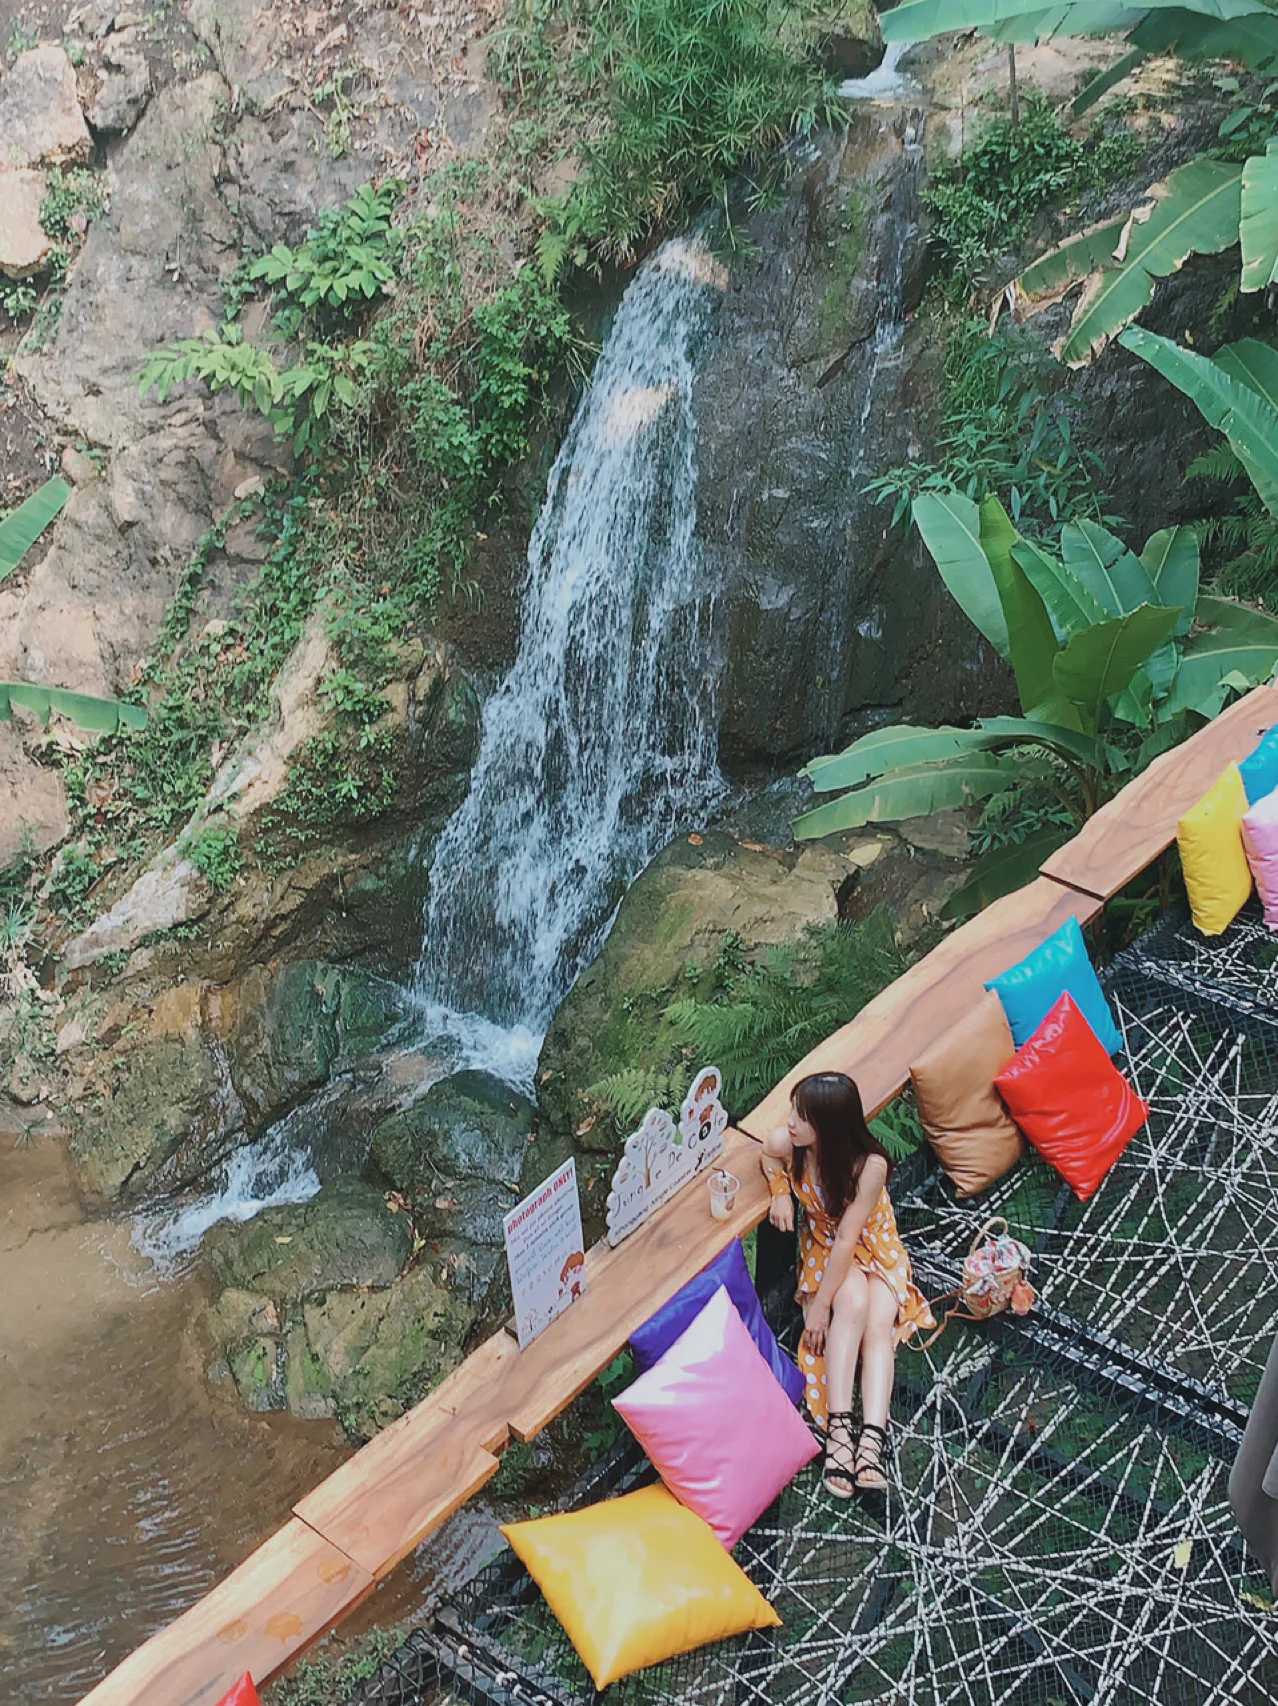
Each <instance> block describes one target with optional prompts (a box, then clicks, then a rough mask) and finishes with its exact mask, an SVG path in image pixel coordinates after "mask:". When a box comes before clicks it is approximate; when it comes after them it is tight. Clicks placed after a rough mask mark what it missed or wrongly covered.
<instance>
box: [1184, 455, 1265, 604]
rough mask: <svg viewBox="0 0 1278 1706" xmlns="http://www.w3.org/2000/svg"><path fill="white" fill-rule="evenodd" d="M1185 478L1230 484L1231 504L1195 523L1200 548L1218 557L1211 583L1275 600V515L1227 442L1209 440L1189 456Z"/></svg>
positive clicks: (1261, 600) (1238, 594)
mask: <svg viewBox="0 0 1278 1706" xmlns="http://www.w3.org/2000/svg"><path fill="white" fill-rule="evenodd" d="M1185 478H1186V479H1187V480H1205V481H1207V482H1208V483H1209V484H1211V485H1214V486H1226V487H1232V488H1235V492H1234V507H1233V509H1231V510H1230V511H1229V512H1228V513H1227V514H1225V515H1213V516H1210V517H1209V518H1208V519H1207V520H1205V521H1202V522H1200V523H1199V524H1198V536H1199V539H1200V540H1201V542H1202V545H1203V547H1204V549H1205V550H1208V551H1211V552H1212V553H1213V555H1218V556H1219V557H1220V558H1222V559H1223V561H1221V562H1220V563H1219V566H1218V567H1217V568H1216V570H1215V573H1214V574H1213V576H1212V581H1213V585H1214V586H1215V589H1216V590H1217V591H1218V592H1222V593H1225V594H1226V595H1227V596H1228V597H1230V598H1245V599H1250V600H1251V601H1252V602H1254V603H1258V604H1265V605H1273V604H1274V603H1275V602H1278V596H1276V595H1278V519H1275V517H1274V516H1272V515H1270V513H1269V511H1268V510H1267V509H1266V508H1265V506H1264V504H1263V503H1261V501H1260V499H1259V497H1257V495H1256V493H1255V491H1254V490H1253V488H1252V486H1251V485H1250V483H1249V482H1248V480H1247V476H1246V473H1245V472H1244V470H1243V466H1242V463H1241V462H1240V461H1239V460H1238V458H1237V457H1236V456H1235V455H1234V453H1233V451H1232V450H1231V449H1230V448H1229V446H1228V445H1227V444H1218V445H1214V446H1213V447H1212V449H1210V450H1208V451H1206V452H1205V453H1204V454H1203V455H1202V456H1196V457H1195V458H1194V460H1193V461H1192V462H1191V463H1190V464H1189V466H1188V468H1186V470H1185Z"/></svg>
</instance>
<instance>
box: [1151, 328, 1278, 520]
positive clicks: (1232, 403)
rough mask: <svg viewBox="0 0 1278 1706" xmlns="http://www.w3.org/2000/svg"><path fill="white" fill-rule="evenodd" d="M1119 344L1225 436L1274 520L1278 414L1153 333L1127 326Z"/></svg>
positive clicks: (1218, 371) (1204, 359)
mask: <svg viewBox="0 0 1278 1706" xmlns="http://www.w3.org/2000/svg"><path fill="white" fill-rule="evenodd" d="M1119 341H1120V342H1121V343H1122V344H1123V346H1124V348H1126V349H1129V350H1131V351H1132V353H1133V354H1134V355H1138V356H1139V357H1140V358H1141V360H1142V361H1147V362H1148V363H1149V365H1150V366H1151V367H1153V368H1155V369H1156V370H1157V371H1158V372H1159V373H1161V374H1162V375H1163V377H1164V379H1169V380H1170V381H1171V383H1172V384H1173V385H1174V386H1175V387H1176V389H1177V390H1178V391H1183V392H1184V394H1185V396H1187V397H1188V398H1189V400H1190V401H1191V402H1192V403H1194V404H1195V405H1196V406H1197V408H1198V410H1199V412H1200V413H1201V414H1202V416H1203V417H1204V419H1205V420H1207V421H1208V422H1209V424H1210V425H1212V426H1214V427H1215V428H1216V429H1217V430H1218V431H1219V432H1223V433H1224V435H1225V437H1226V438H1227V439H1228V440H1229V444H1230V448H1231V449H1232V450H1233V452H1234V454H1235V455H1236V456H1237V457H1238V459H1239V461H1240V462H1241V463H1242V465H1243V467H1244V468H1245V469H1246V470H1247V475H1248V478H1249V479H1250V480H1251V483H1252V484H1253V485H1254V486H1255V488H1256V490H1257V492H1258V493H1259V494H1260V498H1261V501H1262V502H1263V503H1264V505H1265V508H1266V509H1267V510H1268V511H1269V513H1270V514H1271V515H1278V409H1275V408H1273V407H1272V406H1271V405H1270V404H1269V403H1267V402H1266V401H1265V399H1264V398H1263V397H1262V396H1261V395H1260V394H1259V393H1258V392H1257V391H1254V390H1253V389H1252V388H1251V387H1250V386H1249V385H1246V384H1244V383H1243V382H1242V381H1241V380H1239V379H1235V378H1233V377H1232V376H1231V375H1230V374H1228V373H1227V372H1226V371H1225V370H1224V368H1223V367H1219V366H1217V364H1216V363H1215V362H1214V361H1209V360H1208V359H1207V357H1206V356H1203V355H1196V354H1195V353H1194V351H1192V350H1187V349H1182V348H1181V347H1180V345H1179V344H1174V343H1172V342H1171V341H1170V340H1169V339H1167V338H1160V337H1158V336H1157V334H1156V333H1154V332H1146V331H1144V330H1142V329H1141V328H1140V327H1138V326H1129V327H1128V329H1127V330H1126V331H1125V332H1124V333H1123V335H1122V337H1121V339H1120V340H1119Z"/></svg>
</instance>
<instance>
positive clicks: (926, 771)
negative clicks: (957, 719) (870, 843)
mask: <svg viewBox="0 0 1278 1706" xmlns="http://www.w3.org/2000/svg"><path fill="white" fill-rule="evenodd" d="M1024 769H1025V767H1024V765H1020V764H1017V763H1016V762H1015V761H1014V760H1012V759H1008V758H997V757H995V755H994V754H993V753H990V752H973V753H969V754H966V755H965V756H964V757H962V758H952V759H950V760H948V761H947V762H946V763H944V764H914V765H911V766H909V767H908V768H907V769H903V770H894V771H893V772H892V773H891V774H890V775H887V776H880V777H878V778H877V779H876V780H875V781H873V782H870V783H869V784H868V785H867V786H866V787H864V788H858V789H856V791H855V792H853V793H851V794H841V795H840V796H839V798H838V799H837V800H829V801H827V802H826V804H825V805H823V806H817V807H816V808H815V810H813V811H810V812H804V813H803V815H802V816H801V817H798V818H796V819H795V821H794V836H795V840H796V841H815V840H816V839H818V837H820V836H822V835H830V834H832V833H833V832H834V831H835V830H839V829H860V828H861V827H862V826H863V825H864V824H867V823H899V822H901V821H902V819H904V818H911V817H927V816H928V815H929V813H931V812H941V811H950V810H953V809H954V808H955V807H957V806H968V805H971V804H972V802H973V801H974V800H985V799H988V798H989V797H990V795H991V794H1001V793H1002V792H1003V791H1004V789H1006V788H1010V787H1012V786H1014V784H1015V783H1016V781H1017V779H1018V778H1020V777H1022V776H1023V775H1024Z"/></svg>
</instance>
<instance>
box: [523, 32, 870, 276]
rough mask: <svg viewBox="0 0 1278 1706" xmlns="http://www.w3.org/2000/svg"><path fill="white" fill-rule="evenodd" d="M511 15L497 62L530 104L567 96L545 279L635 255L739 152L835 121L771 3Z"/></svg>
mask: <svg viewBox="0 0 1278 1706" xmlns="http://www.w3.org/2000/svg"><path fill="white" fill-rule="evenodd" d="M511 11H512V13H513V15H512V16H511V21H510V23H509V24H508V26H507V28H506V29H505V30H504V31H503V32H502V33H501V35H500V36H499V37H498V39H497V42H496V44H495V48H494V52H493V55H492V61H491V62H492V67H493V70H494V72H495V74H496V75H497V77H498V78H499V80H500V81H501V82H502V83H503V84H504V85H505V86H506V87H507V88H508V89H511V90H518V92H519V93H520V95H521V96H522V97H523V98H524V99H525V100H542V101H544V100H545V99H546V98H547V97H548V96H552V95H553V94H556V93H557V94H559V95H560V96H561V98H563V99H564V105H565V118H566V119H567V120H568V122H571V123H572V124H573V132H574V134H575V136H576V137H577V138H578V142H577V150H578V155H579V159H580V161H581V164H582V167H583V170H582V171H581V173H580V175H579V176H578V178H577V180H576V182H575V183H574V184H573V186H572V187H571V188H570V189H569V190H567V191H565V192H564V193H563V194H562V195H561V196H559V197H555V198H549V199H546V200H545V201H543V203H542V204H541V213H542V215H543V218H544V222H545V230H544V232H543V234H542V236H541V239H540V241H539V244H538V254H539V259H540V261H541V265H542V269H543V274H544V276H545V277H546V278H547V279H550V280H553V279H554V278H555V277H556V276H557V275H558V273H559V272H560V270H561V269H562V268H563V267H564V265H565V264H570V265H572V266H585V265H589V264H591V263H592V261H593V260H594V259H596V258H597V257H604V258H609V259H622V260H625V259H630V258H631V257H633V255H634V254H635V253H636V252H637V250H638V249H639V247H640V245H641V244H642V243H643V242H644V240H645V239H646V238H647V237H649V236H650V235H651V233H652V232H653V231H654V230H655V229H656V228H657V227H658V226H669V225H671V224H673V223H675V222H676V221H678V220H680V219H682V218H683V217H684V216H685V215H686V214H687V212H688V211H689V210H690V209H692V208H695V207H697V206H699V205H702V204H704V203H707V202H712V201H716V200H718V199H720V198H721V197H722V196H723V194H724V191H725V187H726V185H727V182H728V179H729V178H730V177H731V176H732V175H733V174H734V173H736V172H737V171H738V170H739V169H740V168H741V166H742V165H743V163H744V162H746V161H747V160H748V159H750V158H753V157H755V156H758V155H761V154H762V153H763V151H765V150H769V149H772V148H773V147H775V146H776V145H777V144H778V143H780V142H782V141H784V140H785V138H786V137H787V136H791V135H794V134H796V133H800V134H806V133H807V132H808V131H809V130H810V129H811V128H812V127H813V126H814V125H815V124H818V123H824V122H832V121H834V120H836V118H837V117H838V116H840V115H839V114H838V108H837V103H836V102H835V101H834V99H833V97H832V92H831V88H830V85H829V83H828V81H827V80H826V79H825V77H824V76H823V75H822V74H821V72H820V71H819V69H818V67H817V65H816V62H815V60H814V59H813V58H811V57H809V56H808V55H806V54H805V53H804V52H803V51H802V47H801V46H800V45H798V44H796V43H794V42H792V41H791V40H789V39H788V38H787V35H786V31H785V25H786V24H787V22H788V21H789V20H788V18H787V8H785V7H783V6H777V5H775V4H774V3H773V0H561V3H560V4H551V5H547V4H546V3H545V0H521V3H520V4H519V5H518V6H516V7H513V8H512V9H511ZM565 32H567V33H566V35H565ZM565 52H567V53H569V54H570V59H569V63H568V66H567V68H566V75H565V69H564V67H563V66H562V64H561V61H562V59H563V56H564V54H565ZM574 95H576V97H577V104H578V106H579V107H580V105H582V104H584V102H583V99H582V97H584V98H585V100H589V101H590V104H591V105H592V106H597V107H598V109H599V121H598V123H597V125H593V126H591V127H589V128H587V127H584V126H580V125H579V123H578V122H577V121H578V114H577V113H573V112H571V105H572V102H573V97H574ZM592 96H593V100H592V99H591V97H592Z"/></svg>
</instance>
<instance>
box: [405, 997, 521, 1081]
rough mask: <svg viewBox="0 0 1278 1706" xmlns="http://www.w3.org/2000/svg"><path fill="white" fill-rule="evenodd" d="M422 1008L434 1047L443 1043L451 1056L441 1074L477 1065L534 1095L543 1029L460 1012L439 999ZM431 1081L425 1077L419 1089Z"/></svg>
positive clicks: (424, 1026)
mask: <svg viewBox="0 0 1278 1706" xmlns="http://www.w3.org/2000/svg"><path fill="white" fill-rule="evenodd" d="M419 1011H420V1013H421V1024H422V1033H423V1035H425V1036H428V1037H429V1038H430V1039H431V1045H432V1048H434V1047H440V1046H441V1045H442V1047H441V1053H442V1054H443V1056H444V1057H445V1059H446V1060H447V1066H446V1069H445V1071H444V1072H441V1073H440V1074H439V1076H440V1077H444V1076H446V1074H447V1073H453V1072H466V1071H468V1070H470V1069H471V1068H476V1069H480V1070H482V1071H484V1072H491V1073H493V1074H494V1075H495V1076H496V1077H498V1078H500V1079H501V1080H502V1081H503V1082H504V1083H506V1084H509V1085H511V1087H512V1088H513V1089H516V1090H519V1091H522V1093H523V1094H524V1095H525V1096H529V1097H531V1096H532V1094H533V1083H534V1079H535V1077H536V1073H537V1057H538V1055H539V1054H540V1053H541V1043H542V1037H543V1035H544V1033H543V1032H541V1031H533V1030H530V1029H529V1028H528V1026H527V1025H517V1024H516V1025H499V1024H497V1023H495V1022H494V1021H493V1020H492V1019H486V1018H485V1017H484V1015H483V1014H482V1013H459V1012H457V1011H456V1010H455V1009H454V1008H452V1007H444V1006H442V1005H441V1004H440V1003H439V1002H437V1001H423V1002H422V1003H421V1004H420V1008H419ZM437 1081H438V1080H437V1079H436V1080H434V1082H437ZM431 1082H432V1080H430V1079H423V1080H422V1081H421V1083H420V1084H419V1085H418V1089H419V1090H425V1089H428V1088H429V1087H430V1083H431Z"/></svg>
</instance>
